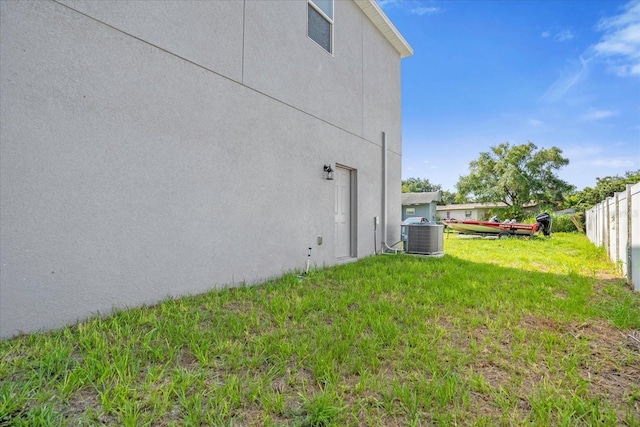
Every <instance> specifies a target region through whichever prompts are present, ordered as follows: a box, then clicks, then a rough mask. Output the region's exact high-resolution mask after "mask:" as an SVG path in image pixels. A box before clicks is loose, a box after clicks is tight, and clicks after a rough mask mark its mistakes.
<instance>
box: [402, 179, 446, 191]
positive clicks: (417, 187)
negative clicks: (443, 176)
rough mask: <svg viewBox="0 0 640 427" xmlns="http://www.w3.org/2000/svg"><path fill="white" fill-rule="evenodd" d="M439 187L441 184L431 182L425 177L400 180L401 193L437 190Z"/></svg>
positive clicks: (440, 187)
mask: <svg viewBox="0 0 640 427" xmlns="http://www.w3.org/2000/svg"><path fill="white" fill-rule="evenodd" d="M441 189H442V186H441V185H437V184H436V185H434V184H431V183H430V182H429V180H428V179H426V178H409V179H405V180H403V181H402V192H403V193H422V192H425V191H426V192H430V191H439V190H441Z"/></svg>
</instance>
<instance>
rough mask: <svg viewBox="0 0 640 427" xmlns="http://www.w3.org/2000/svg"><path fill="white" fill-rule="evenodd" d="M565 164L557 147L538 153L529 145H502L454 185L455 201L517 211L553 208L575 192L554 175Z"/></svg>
mask: <svg viewBox="0 0 640 427" xmlns="http://www.w3.org/2000/svg"><path fill="white" fill-rule="evenodd" d="M567 164H569V159H566V158H564V157H562V150H560V149H559V148H557V147H551V148H548V149H544V148H543V149H540V150H538V147H537V146H536V145H535V144H534V143H533V142H528V143H527V144H522V145H513V146H512V145H510V144H509V143H508V142H505V143H502V144H499V145H498V146H495V147H491V151H488V152H482V153H480V157H479V158H478V159H477V160H474V161H472V162H471V163H470V164H469V169H470V171H471V173H470V174H469V175H466V176H462V177H460V180H459V181H458V184H457V185H456V188H457V190H458V197H459V198H470V199H472V200H474V201H476V202H504V203H506V204H507V205H508V206H513V207H518V208H519V207H521V206H522V205H523V204H525V203H528V202H536V203H540V204H546V205H554V206H555V205H558V204H560V203H561V202H562V201H563V200H564V198H565V197H566V195H568V194H570V193H571V192H572V191H573V190H574V189H575V187H574V186H572V185H570V184H568V183H567V182H565V181H563V180H561V179H560V178H558V176H557V175H556V174H555V172H556V171H557V170H558V169H560V168H561V167H562V166H565V165H567Z"/></svg>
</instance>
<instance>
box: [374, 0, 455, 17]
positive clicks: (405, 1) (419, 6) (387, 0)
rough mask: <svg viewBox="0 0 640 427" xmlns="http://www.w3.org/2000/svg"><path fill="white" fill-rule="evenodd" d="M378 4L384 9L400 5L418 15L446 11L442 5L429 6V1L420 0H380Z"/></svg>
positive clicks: (406, 10) (408, 11)
mask: <svg viewBox="0 0 640 427" xmlns="http://www.w3.org/2000/svg"><path fill="white" fill-rule="evenodd" d="M425 3H426V4H425ZM378 4H379V5H380V7H381V8H382V9H387V10H389V9H392V8H396V7H398V8H401V9H402V10H404V11H405V12H407V13H410V14H412V15H418V16H423V15H435V14H437V13H441V12H443V11H444V9H442V8H440V7H436V6H429V5H428V4H429V2H424V1H419V0H378Z"/></svg>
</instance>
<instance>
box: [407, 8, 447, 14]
mask: <svg viewBox="0 0 640 427" xmlns="http://www.w3.org/2000/svg"><path fill="white" fill-rule="evenodd" d="M441 10H442V9H440V8H439V7H426V6H418V7H414V8H413V9H411V11H410V13H412V14H414V15H419V16H422V15H433V14H436V13H438V12H440V11H441Z"/></svg>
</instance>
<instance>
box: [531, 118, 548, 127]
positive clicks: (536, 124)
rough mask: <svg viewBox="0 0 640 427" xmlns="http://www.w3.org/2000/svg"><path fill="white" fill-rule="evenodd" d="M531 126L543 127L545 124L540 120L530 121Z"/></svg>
mask: <svg viewBox="0 0 640 427" xmlns="http://www.w3.org/2000/svg"><path fill="white" fill-rule="evenodd" d="M529 124H530V125H531V126H541V125H543V124H544V123H543V122H541V121H540V120H538V119H529Z"/></svg>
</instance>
